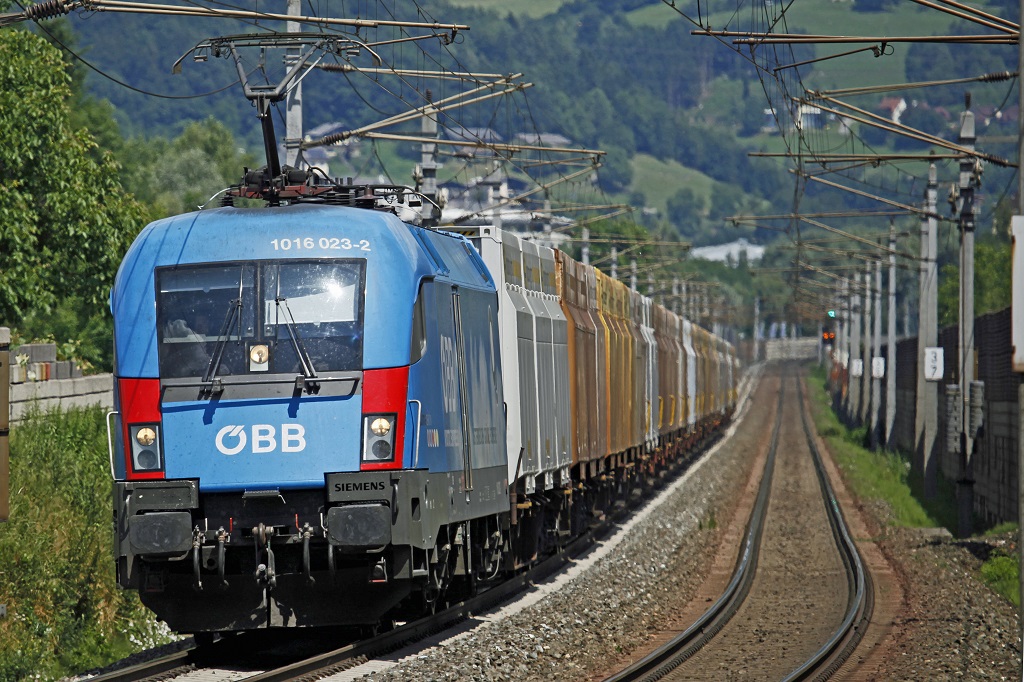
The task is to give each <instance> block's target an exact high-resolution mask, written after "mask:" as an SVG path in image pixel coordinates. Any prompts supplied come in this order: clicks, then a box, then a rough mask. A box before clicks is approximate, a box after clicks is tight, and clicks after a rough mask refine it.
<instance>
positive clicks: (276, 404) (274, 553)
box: [108, 179, 738, 636]
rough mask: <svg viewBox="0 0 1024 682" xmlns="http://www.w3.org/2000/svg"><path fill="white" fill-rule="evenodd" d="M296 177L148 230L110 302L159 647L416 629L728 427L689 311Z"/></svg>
mask: <svg viewBox="0 0 1024 682" xmlns="http://www.w3.org/2000/svg"><path fill="white" fill-rule="evenodd" d="M316 182H317V181H315V180H313V179H309V180H308V181H307V182H306V183H305V184H303V183H302V182H298V183H296V187H295V188H293V189H294V191H293V192H292V198H291V200H290V201H281V200H280V198H281V196H282V195H281V193H280V192H278V193H277V194H275V195H274V198H275V201H272V202H271V205H270V206H269V207H261V208H246V207H235V206H224V207H220V208H216V209H208V210H203V211H198V212H194V213H189V214H186V215H180V216H176V217H171V218H167V219H165V220H160V221H157V222H154V223H152V224H151V225H149V226H148V227H146V228H145V229H144V230H143V231H142V232H141V233H140V235H139V236H138V238H137V239H136V240H135V242H134V244H133V245H132V246H131V248H130V249H129V251H128V253H127V254H126V256H125V258H124V260H123V262H122V264H121V267H120V269H119V271H118V274H117V278H116V281H115V285H114V287H113V290H112V292H111V309H112V311H113V316H114V328H115V338H114V344H115V387H116V390H115V400H116V408H115V409H116V412H114V413H112V414H111V415H110V416H111V417H113V419H112V420H110V423H109V424H108V425H109V426H110V431H111V453H110V455H111V469H112V474H113V477H114V515H115V531H116V542H115V547H116V555H117V556H116V560H117V575H118V580H119V583H120V585H121V586H123V587H125V588H128V589H134V590H137V591H138V592H139V595H140V598H141V600H142V602H143V603H144V604H146V605H147V606H148V607H149V608H150V609H152V610H153V611H154V612H155V613H156V614H157V616H158V617H159V618H160V619H162V620H164V621H166V622H167V624H168V625H169V626H170V627H171V628H172V629H173V630H176V631H178V632H185V633H204V634H205V635H206V636H209V634H210V633H215V632H225V631H238V630H246V629H254V628H265V627H295V626H299V627H302V626H323V625H360V626H374V625H375V624H378V623H381V622H386V621H388V620H390V619H394V618H402V617H406V618H407V617H411V616H412V615H416V614H422V613H424V612H429V611H430V610H432V609H435V608H437V607H438V606H439V605H440V604H443V603H445V601H446V600H448V599H451V598H452V596H453V595H457V594H464V593H466V592H467V591H471V590H473V589H476V588H477V587H478V586H480V585H481V584H485V583H487V582H488V581H495V580H499V579H501V578H502V576H505V575H508V574H509V572H511V571H515V570H516V569H517V567H520V566H523V565H526V564H529V563H530V562H532V561H534V560H536V559H537V557H539V556H542V555H543V554H544V553H545V552H547V551H549V550H550V549H551V548H552V547H556V546H558V545H560V544H562V543H564V542H565V541H566V540H568V539H569V538H571V537H572V536H573V535H575V534H577V533H579V532H580V531H581V530H582V529H583V528H585V527H586V526H587V525H588V524H589V523H590V522H591V521H592V519H593V518H594V516H595V515H600V514H602V513H603V512H604V511H606V510H608V509H610V508H611V507H612V506H613V505H615V504H616V503H617V501H621V500H623V499H625V498H627V497H628V496H629V495H630V494H631V492H632V491H633V490H634V489H635V488H636V487H637V486H638V485H642V484H643V483H644V482H645V481H649V480H650V479H651V477H653V476H656V475H657V473H658V472H659V471H660V470H661V469H662V468H664V467H665V466H667V465H669V464H671V463H672V462H673V461H675V460H678V459H679V458H682V457H685V456H687V455H688V454H689V453H691V452H693V450H694V448H696V447H697V445H698V444H699V443H700V442H701V440H702V439H704V438H706V437H707V436H708V434H710V433H712V432H713V431H714V430H715V429H717V428H718V427H719V426H720V425H721V424H722V423H723V422H724V421H726V420H727V419H728V418H729V416H730V414H731V412H732V410H733V407H734V403H735V400H736V388H735V387H736V377H737V368H738V363H737V358H736V354H735V352H734V350H733V347H732V346H731V345H730V344H729V343H727V342H725V341H724V340H723V339H721V338H718V337H716V336H715V335H713V334H711V333H709V332H708V331H706V330H705V329H702V328H701V327H699V326H698V325H696V324H694V323H693V322H691V321H690V320H687V319H684V318H683V317H680V316H678V315H676V314H674V313H673V312H671V311H669V310H667V309H666V308H664V307H662V306H661V305H658V304H656V303H654V302H653V301H652V300H651V299H650V298H647V297H644V296H642V295H640V294H638V293H636V292H634V291H630V290H629V289H628V288H627V287H626V286H624V285H623V284H621V283H620V282H618V281H616V280H614V279H612V278H610V277H608V276H606V275H605V274H603V273H602V272H601V271H599V270H597V269H595V268H593V267H590V266H586V265H583V264H581V263H579V262H577V261H575V260H573V259H572V258H570V257H569V256H567V255H566V254H565V253H562V252H559V251H553V250H551V249H548V248H544V247H541V246H537V245H536V244H534V243H532V242H530V241H528V240H523V239H519V238H517V237H516V236H514V235H512V234H510V233H508V232H505V231H502V230H500V229H497V228H495V227H488V226H483V227H478V228H470V229H462V228H460V231H461V232H462V234H457V233H454V232H450V231H445V230H443V229H431V228H426V227H420V226H416V225H413V224H409V223H406V222H403V221H402V220H400V219H399V218H398V217H397V216H396V215H395V214H394V213H393V212H391V211H382V210H375V207H376V206H377V205H378V204H387V202H385V201H381V200H380V198H379V197H380V196H382V195H383V194H388V193H390V194H394V193H395V192H398V193H399V194H401V192H402V190H400V189H395V188H390V189H387V188H385V189H382V188H373V187H366V188H355V187H351V186H332V187H320V188H319V189H317V188H316V187H314V186H313V185H314V184H315V183H316ZM235 194H237V195H239V196H251V195H252V193H251V192H250V193H249V194H246V188H245V187H244V186H242V187H240V188H239V189H237V190H236V192H235ZM281 204H287V205H281Z"/></svg>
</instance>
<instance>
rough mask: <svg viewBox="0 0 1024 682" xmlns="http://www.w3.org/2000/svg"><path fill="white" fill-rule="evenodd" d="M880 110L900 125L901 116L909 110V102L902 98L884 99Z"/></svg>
mask: <svg viewBox="0 0 1024 682" xmlns="http://www.w3.org/2000/svg"><path fill="white" fill-rule="evenodd" d="M878 109H879V111H884V112H885V113H887V114H888V115H889V120H890V121H892V122H893V123H899V122H900V116H902V115H903V112H904V111H906V110H907V100H905V99H903V98H902V97H883V98H882V101H881V102H879V103H878Z"/></svg>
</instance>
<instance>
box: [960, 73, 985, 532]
mask: <svg viewBox="0 0 1024 682" xmlns="http://www.w3.org/2000/svg"><path fill="white" fill-rule="evenodd" d="M964 108H965V110H964V113H963V114H962V115H961V116H960V137H959V140H958V141H959V144H960V146H961V147H964V148H966V149H969V150H970V151H974V141H975V134H974V113H973V112H972V111H971V94H970V93H967V95H966V97H965V98H964ZM976 163H977V164H978V166H976V165H975V164H976ZM980 163H981V162H980V161H979V160H978V159H976V158H974V157H970V156H968V157H965V158H964V159H963V160H961V161H960V185H959V190H960V192H959V194H960V201H959V204H960V311H959V312H960V320H959V322H960V329H959V331H960V343H959V344H957V345H958V346H959V349H958V350H959V352H958V357H957V367H958V368H959V372H960V377H959V384H960V404H959V409H960V410H961V412H960V414H961V420H960V423H961V425H962V428H961V431H960V475H959V477H958V478H957V501H958V505H957V506H958V508H959V514H958V516H959V519H958V524H957V526H958V531H959V536H960V537H968V536H969V535H970V534H971V532H972V530H973V528H972V526H973V523H972V519H971V515H972V513H973V511H974V466H973V465H974V462H973V461H972V459H973V449H974V439H973V438H969V437H968V435H967V431H966V429H967V425H968V423H969V419H970V414H969V411H968V410H969V408H968V404H969V399H968V396H969V395H970V391H971V381H973V380H974V210H975V209H974V177H975V175H976V173H978V172H979V169H980Z"/></svg>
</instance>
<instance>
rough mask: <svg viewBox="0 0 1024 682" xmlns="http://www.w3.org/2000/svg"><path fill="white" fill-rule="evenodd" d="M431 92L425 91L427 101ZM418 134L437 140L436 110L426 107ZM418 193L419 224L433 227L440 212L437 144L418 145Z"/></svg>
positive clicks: (439, 216)
mask: <svg viewBox="0 0 1024 682" xmlns="http://www.w3.org/2000/svg"><path fill="white" fill-rule="evenodd" d="M430 99H431V92H430V90H427V101H428V102H429V101H430ZM420 132H421V134H422V135H423V138H424V139H428V138H429V139H436V138H437V110H436V109H434V108H433V107H430V106H428V107H427V108H426V109H425V110H424V116H423V118H421V119H420ZM420 173H421V176H420V187H419V190H420V192H422V193H423V196H424V198H425V199H424V201H423V209H422V213H421V216H420V221H421V222H420V224H421V225H423V226H424V227H434V226H436V225H437V224H438V223H439V222H440V221H441V210H440V209H439V208H438V207H437V143H436V142H424V143H423V144H421V145H420Z"/></svg>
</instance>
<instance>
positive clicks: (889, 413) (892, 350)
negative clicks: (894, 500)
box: [885, 220, 896, 450]
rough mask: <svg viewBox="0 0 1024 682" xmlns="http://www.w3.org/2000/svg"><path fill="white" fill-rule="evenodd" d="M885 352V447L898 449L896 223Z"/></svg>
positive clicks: (891, 231) (891, 237) (891, 223)
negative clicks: (896, 434) (896, 430)
mask: <svg viewBox="0 0 1024 682" xmlns="http://www.w3.org/2000/svg"><path fill="white" fill-rule="evenodd" d="M886 333H887V334H888V336H887V337H886V338H887V341H886V345H885V350H886V353H885V354H886V359H885V447H886V448H888V449H890V450H895V449H896V436H895V433H894V431H895V427H896V222H895V221H893V220H890V221H889V320H888V325H887V332H886Z"/></svg>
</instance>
